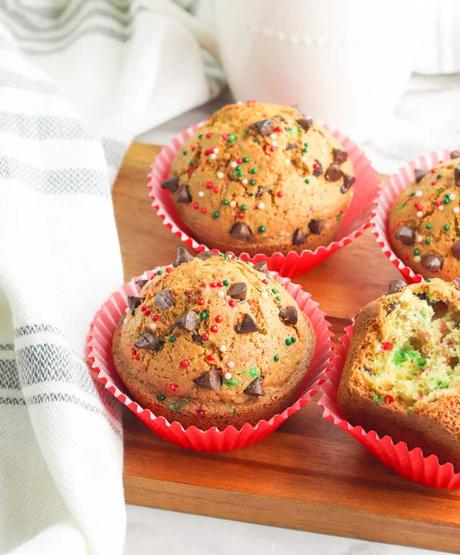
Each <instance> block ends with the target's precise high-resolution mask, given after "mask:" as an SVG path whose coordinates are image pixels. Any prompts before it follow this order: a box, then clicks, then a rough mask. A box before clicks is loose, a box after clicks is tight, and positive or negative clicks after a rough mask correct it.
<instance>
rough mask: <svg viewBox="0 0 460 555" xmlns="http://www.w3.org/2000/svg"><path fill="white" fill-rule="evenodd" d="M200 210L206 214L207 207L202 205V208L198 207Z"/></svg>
mask: <svg viewBox="0 0 460 555" xmlns="http://www.w3.org/2000/svg"><path fill="white" fill-rule="evenodd" d="M200 212H201V213H202V214H206V212H207V209H206V208H205V207H204V206H203V208H200Z"/></svg>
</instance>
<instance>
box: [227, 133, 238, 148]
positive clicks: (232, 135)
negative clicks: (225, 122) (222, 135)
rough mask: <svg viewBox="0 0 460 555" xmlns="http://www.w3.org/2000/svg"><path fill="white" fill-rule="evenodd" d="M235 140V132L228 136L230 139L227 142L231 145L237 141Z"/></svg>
mask: <svg viewBox="0 0 460 555" xmlns="http://www.w3.org/2000/svg"><path fill="white" fill-rule="evenodd" d="M235 140H236V137H235V135H234V134H233V133H230V135H229V136H228V139H227V144H229V145H231V144H232V143H234V142H235Z"/></svg>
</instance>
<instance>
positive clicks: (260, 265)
mask: <svg viewBox="0 0 460 555" xmlns="http://www.w3.org/2000/svg"><path fill="white" fill-rule="evenodd" d="M254 270H257V271H258V272H262V273H263V274H266V275H268V264H267V263H266V262H265V261H264V262H256V263H255V264H254Z"/></svg>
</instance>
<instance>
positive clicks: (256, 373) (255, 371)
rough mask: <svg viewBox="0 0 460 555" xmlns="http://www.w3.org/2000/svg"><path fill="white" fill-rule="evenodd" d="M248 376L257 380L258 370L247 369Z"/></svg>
mask: <svg viewBox="0 0 460 555" xmlns="http://www.w3.org/2000/svg"><path fill="white" fill-rule="evenodd" d="M249 375H250V376H251V377H252V378H258V377H259V369H258V368H249Z"/></svg>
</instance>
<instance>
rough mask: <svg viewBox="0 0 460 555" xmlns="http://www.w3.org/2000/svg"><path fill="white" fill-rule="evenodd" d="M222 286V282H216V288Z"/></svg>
mask: <svg viewBox="0 0 460 555" xmlns="http://www.w3.org/2000/svg"><path fill="white" fill-rule="evenodd" d="M223 285H224V283H223V281H222V280H219V281H216V286H217V287H222V286H223Z"/></svg>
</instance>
